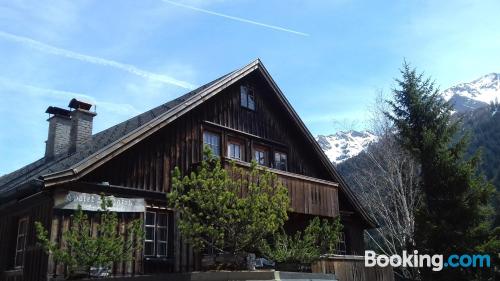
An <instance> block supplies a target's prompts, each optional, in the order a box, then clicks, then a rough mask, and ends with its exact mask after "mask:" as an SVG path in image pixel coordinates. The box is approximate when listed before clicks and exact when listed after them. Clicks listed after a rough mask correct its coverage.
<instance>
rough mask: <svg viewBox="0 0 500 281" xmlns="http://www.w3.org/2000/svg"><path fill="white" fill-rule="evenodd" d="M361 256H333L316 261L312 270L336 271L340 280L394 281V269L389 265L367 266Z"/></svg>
mask: <svg viewBox="0 0 500 281" xmlns="http://www.w3.org/2000/svg"><path fill="white" fill-rule="evenodd" d="M364 262H365V261H364V259H363V257H360V256H332V257H330V258H324V259H322V260H320V261H317V262H315V263H314V264H313V265H312V272H315V273H335V276H336V277H337V278H338V280H357V281H394V271H393V268H392V267H390V266H387V267H378V266H376V267H365V265H364Z"/></svg>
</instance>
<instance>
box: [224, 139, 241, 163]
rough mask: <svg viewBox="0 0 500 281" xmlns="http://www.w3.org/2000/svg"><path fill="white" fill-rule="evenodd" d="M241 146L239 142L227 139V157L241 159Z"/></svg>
mask: <svg viewBox="0 0 500 281" xmlns="http://www.w3.org/2000/svg"><path fill="white" fill-rule="evenodd" d="M242 154H243V153H242V146H241V144H240V143H237V142H233V141H229V142H228V143H227V157H229V158H232V159H237V160H243V159H242V157H243V156H242Z"/></svg>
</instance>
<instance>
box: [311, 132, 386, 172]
mask: <svg viewBox="0 0 500 281" xmlns="http://www.w3.org/2000/svg"><path fill="white" fill-rule="evenodd" d="M316 140H317V141H318V143H319V145H320V146H321V148H322V149H323V151H324V152H325V154H326V155H327V156H328V158H329V159H330V161H332V162H333V163H334V164H338V163H341V162H343V161H345V160H347V159H349V158H351V157H353V156H356V155H358V154H359V153H360V152H361V151H363V150H364V149H366V148H367V147H368V145H370V143H372V142H374V141H376V140H377V137H376V136H375V135H374V134H372V133H370V132H368V131H363V132H359V131H354V130H350V131H341V132H337V133H335V134H333V135H328V136H323V135H319V136H318V137H317V138H316Z"/></svg>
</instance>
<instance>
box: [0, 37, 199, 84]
mask: <svg viewBox="0 0 500 281" xmlns="http://www.w3.org/2000/svg"><path fill="white" fill-rule="evenodd" d="M0 37H1V38H3V39H6V40H9V41H12V42H16V43H20V44H23V45H25V46H28V47H30V48H33V49H37V50H39V51H42V52H45V53H48V54H52V55H56V56H62V57H66V58H71V59H75V60H79V61H83V62H87V63H92V64H97V65H103V66H109V67H113V68H116V69H119V70H122V71H126V72H128V73H131V74H134V75H137V76H140V77H143V78H146V79H150V80H154V81H158V82H161V83H164V84H169V85H175V86H179V87H181V88H185V89H194V88H195V86H194V85H193V84H191V83H189V82H186V81H182V80H178V79H175V78H173V77H170V76H166V75H162V74H157V73H153V72H149V71H146V70H143V69H140V68H138V67H136V66H134V65H130V64H125V63H121V62H117V61H113V60H109V59H104V58H100V57H95V56H89V55H85V54H80V53H77V52H73V51H70V50H66V49H62V48H58V47H54V46H51V45H48V44H45V43H42V42H40V41H36V40H33V39H31V38H28V37H23V36H18V35H15V34H11V33H7V32H4V31H1V30H0Z"/></svg>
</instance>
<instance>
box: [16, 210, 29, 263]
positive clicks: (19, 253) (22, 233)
mask: <svg viewBox="0 0 500 281" xmlns="http://www.w3.org/2000/svg"><path fill="white" fill-rule="evenodd" d="M27 234H28V217H23V218H21V219H19V221H18V223H17V240H16V256H15V258H14V266H15V267H22V266H23V263H24V252H25V250H26V235H27Z"/></svg>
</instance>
